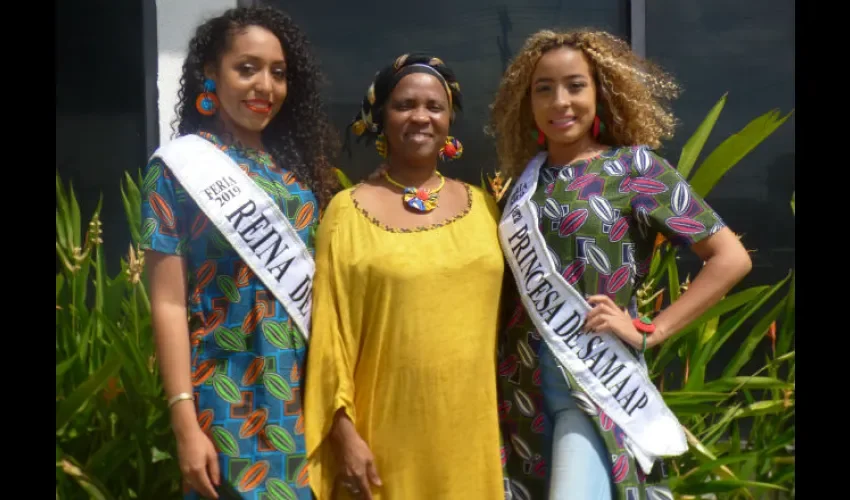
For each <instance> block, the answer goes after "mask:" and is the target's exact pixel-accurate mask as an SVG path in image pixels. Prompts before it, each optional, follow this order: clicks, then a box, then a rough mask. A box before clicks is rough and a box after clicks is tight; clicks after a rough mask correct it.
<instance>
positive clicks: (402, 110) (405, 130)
mask: <svg viewBox="0 0 850 500" xmlns="http://www.w3.org/2000/svg"><path fill="white" fill-rule="evenodd" d="M450 122H451V110H450V109H449V99H448V96H447V95H446V88H445V86H444V85H443V84H442V83H441V82H440V80H439V79H437V77H435V76H433V75H429V74H427V73H411V74H409V75H407V76H405V77H404V78H402V79H401V80H400V81H399V83H398V85H396V87H395V88H394V89H393V91H392V93H391V94H390V97H389V99H388V101H387V105H386V111H385V112H384V135H385V136H386V137H387V145H388V146H389V152H390V154H391V155H392V156H395V157H397V158H398V157H402V158H408V159H411V160H425V159H431V158H433V159H435V160H436V158H437V154H438V153H439V152H440V148H442V147H443V145H444V144H445V143H446V137H447V136H448V133H449V124H450Z"/></svg>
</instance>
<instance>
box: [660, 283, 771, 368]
mask: <svg viewBox="0 0 850 500" xmlns="http://www.w3.org/2000/svg"><path fill="white" fill-rule="evenodd" d="M767 289H768V287H767V286H755V287H752V288H748V289H746V290H743V291H740V292H737V293H735V294H733V295H730V296H728V297H724V298H723V299H722V300H720V302H718V303H717V304H715V305H714V306H712V307H711V308H709V310H708V311H706V312H704V313H703V314H701V315H700V316H699V317H698V318H697V319H695V320H694V321H693V322H692V323H691V324H689V325H688V326H687V327H685V328H683V329H682V330H680V331H679V332H678V333H675V334H674V335H672V336H671V337H670V338H668V339H667V340H665V341H664V343H663V344H661V348H660V349H659V350H658V354H657V356H656V358H655V360H654V361H653V363H652V371H653V372H656V371H658V370H659V369H660V367H663V366H665V365H666V364H667V363H668V362H669V360H670V359H671V358H672V357H673V356H675V355H676V351H677V348H678V345H679V343H678V341H679V340H680V339H681V338H683V337H685V336H687V335H689V334H690V333H691V332H693V331H695V330H697V329H698V328H700V327H701V326H702V325H703V324H704V323H705V322H706V321H709V320H710V319H712V318H715V317H718V316H722V315H724V314H728V313H729V312H731V311H734V310H735V309H738V308H740V307H743V306H745V305H747V304H748V303H750V302H752V301H753V300H755V299H756V298H757V297H758V296H759V295H760V294H762V293H764V292H765V291H766V290H767Z"/></svg>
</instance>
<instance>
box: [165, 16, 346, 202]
mask: <svg viewBox="0 0 850 500" xmlns="http://www.w3.org/2000/svg"><path fill="white" fill-rule="evenodd" d="M250 26H258V27H261V28H265V29H267V30H269V31H270V32H272V33H274V34H275V36H277V38H278V40H280V43H281V45H282V46H283V49H284V53H285V54H286V81H287V95H286V100H285V101H284V102H283V106H282V107H281V109H280V112H279V113H278V114H277V116H275V117H274V118H273V119H272V121H271V122H270V123H269V124H268V126H267V127H266V128H265V130H263V133H262V139H263V145H264V147H265V148H266V149H267V150H268V153H269V154H270V155H271V156H272V158H273V159H274V160H275V162H276V163H277V164H278V165H282V166H285V167H286V168H287V169H288V170H291V171H293V172H294V173H295V175H296V176H297V178H298V180H299V181H301V182H303V183H305V184H307V185H308V186H309V187H310V189H311V190H312V191H313V193H314V194H315V195H316V197H317V198H318V201H319V206H320V207H321V208H324V207H325V206H326V205H327V203H328V202H330V200H331V198H332V197H333V195H334V194H335V192H336V191H337V190H338V189H339V182H338V180H337V178H336V176H335V175H334V172H333V170H332V167H333V166H334V165H335V161H336V155H337V154H338V152H339V149H340V146H339V138H338V137H337V134H336V132H335V130H334V129H333V127H332V126H331V124H330V120H329V119H328V117H327V113H326V111H325V107H324V103H323V102H322V99H321V97H320V91H319V86H320V84H321V83H322V82H323V75H322V73H321V71H320V70H319V66H318V62H317V61H316V58H315V57H314V56H313V54H312V52H311V47H310V43H309V42H308V41H307V38H306V37H305V36H304V33H303V32H302V31H301V29H300V28H299V27H298V26H297V25H296V24H295V23H294V22H293V21H292V19H291V18H290V17H289V16H288V15H287V14H285V13H283V12H281V11H280V10H277V9H274V8H271V7H242V8H234V9H230V10H227V11H226V12H224V14H222V15H220V16H218V17H215V18H212V19H209V20H208V21H206V22H204V23H203V24H201V25H200V26H199V27H198V28H197V30H196V31H195V35H194V37H192V40H191V41H190V42H189V53H188V55H187V56H186V60H185V61H184V63H183V75H182V76H181V78H180V90H179V91H178V93H177V98H178V103H177V105H176V106H175V113H176V118H175V120H174V121H175V123H176V124H177V126H176V135H186V134H192V133H195V132H197V131H199V130H201V129H204V130H209V131H214V132H220V130H219V129H220V125H219V124H218V120H216V119H215V117H214V116H213V117H206V116H204V115H202V114H200V113H199V112H198V110H197V108H195V99H196V98H197V96H198V94H199V93H200V92H203V90H204V79H205V76H204V67H205V66H206V65H207V64H213V65H216V66H217V65H218V63H219V61H220V60H221V57H222V55H223V54H224V52H225V51H227V50H228V49H229V47H230V43H231V41H232V39H233V35H234V34H236V33H238V32H239V31H240V30H243V29H245V28H247V27H250Z"/></svg>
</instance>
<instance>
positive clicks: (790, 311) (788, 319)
mask: <svg viewBox="0 0 850 500" xmlns="http://www.w3.org/2000/svg"><path fill="white" fill-rule="evenodd" d="M796 293H797V273H796V272H794V271H791V286H790V287H789V288H788V295H787V296H786V297H785V311H783V315H782V321H781V322H780V324H779V328H778V329H777V331H776V355H783V354H785V353H787V352H788V350H789V349H791V343H792V342H793V341H794V332H795V331H796V326H797V325H796V324H795V321H794V319H795V317H796V315H795V313H796V309H795V308H796Z"/></svg>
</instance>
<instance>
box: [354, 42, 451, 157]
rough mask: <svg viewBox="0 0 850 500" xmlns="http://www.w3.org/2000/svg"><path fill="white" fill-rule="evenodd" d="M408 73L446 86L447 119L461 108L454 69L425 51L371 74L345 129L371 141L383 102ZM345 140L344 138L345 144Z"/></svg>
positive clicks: (378, 126) (378, 128) (379, 126)
mask: <svg viewBox="0 0 850 500" xmlns="http://www.w3.org/2000/svg"><path fill="white" fill-rule="evenodd" d="M411 73H427V74H429V75H432V76H435V77H437V79H438V80H440V82H441V83H442V84H443V86H444V87H445V89H446V95H447V96H448V98H449V108H450V109H451V110H452V116H451V120H452V121H454V118H455V112H456V111H461V110H462V109H463V103H462V95H461V93H460V84H459V83H458V82H457V79H455V75H454V72H453V71H452V70H451V69H450V68H449V67H448V66H446V65H445V63H443V61H442V60H440V59H439V58H437V57H432V56H428V55H425V54H404V55H401V56H399V57H398V58H396V60H395V62H393V64H391V65H389V66H387V67H385V68H384V69H382V70H380V71H378V72H377V73H375V79H374V81H373V82H372V84H371V85H370V86H369V90H367V91H366V96H365V97H364V98H363V103H362V104H361V107H360V111H359V112H358V113H357V115H355V116H354V120H353V121H352V122H351V123H350V124H349V126H348V128H349V130H350V131H351V132H354V135H356V136H357V138H358V139H357V140H358V142H359V141H360V140H361V139H366V140H367V141H374V140H375V139H377V137H378V136H379V135H380V134H381V132H383V130H384V125H383V119H384V116H383V115H384V105H386V103H387V100H388V99H389V97H390V94H391V93H392V91H393V89H394V88H395V87H396V85H398V82H399V81H401V79H402V78H404V77H405V76H407V75H409V74H411ZM347 144H348V140H346V147H347Z"/></svg>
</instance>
